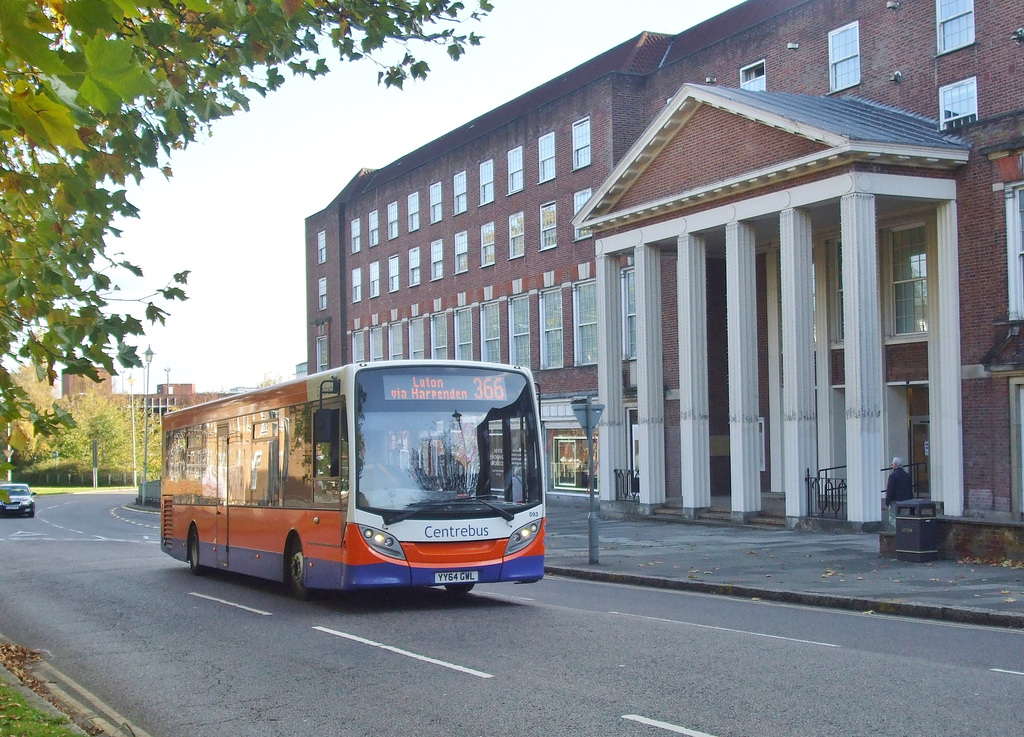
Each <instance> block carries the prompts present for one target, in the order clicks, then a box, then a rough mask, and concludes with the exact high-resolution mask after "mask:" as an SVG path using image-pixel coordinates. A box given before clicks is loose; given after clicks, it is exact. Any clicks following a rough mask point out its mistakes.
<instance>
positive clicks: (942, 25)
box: [935, 0, 976, 54]
mask: <svg viewBox="0 0 1024 737" xmlns="http://www.w3.org/2000/svg"><path fill="white" fill-rule="evenodd" d="M964 1H965V2H966V4H967V6H968V9H967V10H964V11H963V12H959V13H955V12H950V14H949V15H947V16H946V17H945V18H943V17H942V11H943V6H954V5H955V3H946V2H943V0H935V47H936V53H938V54H948V53H949V52H950V51H956V50H957V49H962V48H965V47H967V46H971V45H972V44H973V43H974V42H975V40H976V36H975V23H974V21H975V15H974V0H964ZM949 9H950V11H953V10H954V8H953V7H950V8H949ZM962 18H969V19H968V20H967V21H966V30H965V31H961V30H958V31H957V32H956V35H958V36H959V35H960V34H961V33H962V32H963V33H965V35H966V37H967V40H966V41H963V42H960V43H957V44H955V45H952V46H946V45H945V42H946V39H947V35H946V33H945V29H946V27H947V26H951V25H953V24H954V23H956V22H957V21H959V20H960V19H962Z"/></svg>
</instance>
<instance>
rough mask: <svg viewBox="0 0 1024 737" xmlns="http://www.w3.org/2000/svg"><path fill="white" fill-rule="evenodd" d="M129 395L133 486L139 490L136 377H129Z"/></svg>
mask: <svg viewBox="0 0 1024 737" xmlns="http://www.w3.org/2000/svg"><path fill="white" fill-rule="evenodd" d="M128 393H129V396H130V397H131V400H132V484H133V485H134V486H135V488H136V489H138V488H139V460H138V455H137V454H136V451H135V446H136V445H137V443H136V442H135V438H136V435H135V375H134V374H132V375H131V376H129V377H128Z"/></svg>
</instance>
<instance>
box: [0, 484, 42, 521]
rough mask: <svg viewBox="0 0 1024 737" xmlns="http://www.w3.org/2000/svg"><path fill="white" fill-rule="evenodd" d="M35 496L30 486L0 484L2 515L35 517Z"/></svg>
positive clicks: (0, 508) (0, 511)
mask: <svg viewBox="0 0 1024 737" xmlns="http://www.w3.org/2000/svg"><path fill="white" fill-rule="evenodd" d="M35 494H36V493H35V492H34V491H32V489H30V488H29V485H28V484H0V515H4V516H7V515H14V516H22V517H35V516H36V502H35V499H33V498H32V497H34V496H35Z"/></svg>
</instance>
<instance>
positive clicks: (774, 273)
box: [764, 248, 786, 492]
mask: <svg viewBox="0 0 1024 737" xmlns="http://www.w3.org/2000/svg"><path fill="white" fill-rule="evenodd" d="M764 299H765V312H766V317H767V321H768V457H769V459H770V462H769V464H768V465H769V467H770V469H769V470H770V472H771V479H770V481H769V484H768V489H769V491H775V492H784V491H785V490H786V488H785V485H784V483H783V474H782V464H783V460H782V457H783V448H784V447H785V440H784V438H783V436H782V355H781V353H782V334H781V330H782V328H781V325H780V324H779V320H780V315H779V251H778V250H777V249H775V248H770V249H768V252H767V253H766V254H765V290H764Z"/></svg>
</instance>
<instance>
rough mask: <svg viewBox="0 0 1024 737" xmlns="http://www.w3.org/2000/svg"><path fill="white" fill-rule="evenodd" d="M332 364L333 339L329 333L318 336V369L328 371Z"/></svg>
mask: <svg viewBox="0 0 1024 737" xmlns="http://www.w3.org/2000/svg"><path fill="white" fill-rule="evenodd" d="M330 366H331V341H330V336H328V335H318V336H316V370H317V371H326V370H327V369H328V368H330Z"/></svg>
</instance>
